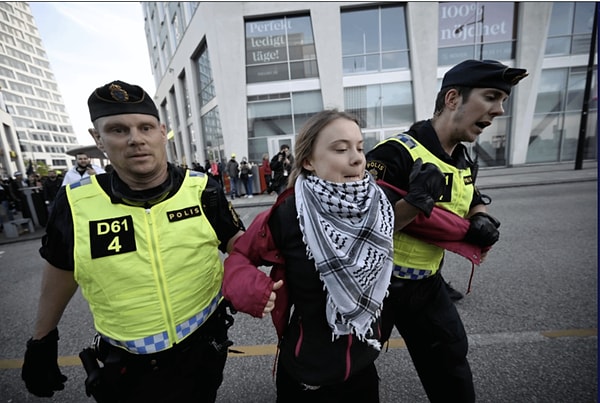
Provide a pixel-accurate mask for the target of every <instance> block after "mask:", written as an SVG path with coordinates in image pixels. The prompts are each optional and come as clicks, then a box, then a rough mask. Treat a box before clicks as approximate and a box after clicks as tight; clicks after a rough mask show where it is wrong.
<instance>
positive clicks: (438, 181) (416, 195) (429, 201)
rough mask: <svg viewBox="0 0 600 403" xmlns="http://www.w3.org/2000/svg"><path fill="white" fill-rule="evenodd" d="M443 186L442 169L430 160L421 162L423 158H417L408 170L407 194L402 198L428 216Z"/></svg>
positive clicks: (441, 192)
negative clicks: (410, 169)
mask: <svg viewBox="0 0 600 403" xmlns="http://www.w3.org/2000/svg"><path fill="white" fill-rule="evenodd" d="M445 187H446V177H445V176H444V174H443V173H442V171H440V169H439V168H438V167H437V166H435V165H434V164H432V163H430V162H426V163H425V164H423V160H422V159H421V158H417V159H416V160H415V163H414V164H413V168H412V171H410V176H409V184H408V194H407V195H406V196H404V200H406V202H407V203H409V204H411V205H413V206H414V207H416V208H418V209H419V210H421V211H422V212H423V213H425V215H426V216H427V217H429V216H431V211H432V210H433V206H434V205H435V202H436V201H438V200H439V199H440V196H441V195H442V194H443V193H444V188H445Z"/></svg>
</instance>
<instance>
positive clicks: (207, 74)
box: [196, 46, 216, 106]
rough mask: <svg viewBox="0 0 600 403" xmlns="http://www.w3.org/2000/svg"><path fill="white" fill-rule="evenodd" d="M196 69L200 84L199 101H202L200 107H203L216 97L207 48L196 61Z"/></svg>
mask: <svg viewBox="0 0 600 403" xmlns="http://www.w3.org/2000/svg"><path fill="white" fill-rule="evenodd" d="M196 67H197V69H198V81H199V83H200V85H199V88H200V92H199V93H198V100H199V101H200V106H203V105H206V104H207V103H208V102H209V101H210V100H211V99H213V98H214V97H215V95H216V94H215V86H214V80H213V75H212V70H211V68H210V58H209V55H208V48H207V47H206V46H205V47H204V48H203V49H202V50H201V51H200V57H198V59H196Z"/></svg>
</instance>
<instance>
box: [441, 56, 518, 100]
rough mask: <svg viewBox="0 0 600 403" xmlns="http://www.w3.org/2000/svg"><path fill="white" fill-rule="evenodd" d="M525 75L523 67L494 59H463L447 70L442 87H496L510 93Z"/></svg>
mask: <svg viewBox="0 0 600 403" xmlns="http://www.w3.org/2000/svg"><path fill="white" fill-rule="evenodd" d="M527 75H528V73H527V70H525V69H516V68H512V67H508V66H505V65H504V64H502V63H500V62H498V61H496V60H465V61H463V62H461V63H459V64H457V65H456V66H454V67H452V68H451V69H450V70H448V72H447V73H446V74H445V75H444V79H443V80H442V88H445V87H451V86H461V87H471V88H497V89H499V90H502V91H504V92H506V93H507V94H509V95H510V90H511V89H512V87H513V86H514V85H517V83H518V82H519V81H521V79H523V78H525V77H527Z"/></svg>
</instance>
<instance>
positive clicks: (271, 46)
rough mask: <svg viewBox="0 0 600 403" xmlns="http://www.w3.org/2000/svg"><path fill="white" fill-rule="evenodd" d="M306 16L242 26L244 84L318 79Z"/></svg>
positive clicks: (313, 46)
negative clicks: (244, 59) (244, 50)
mask: <svg viewBox="0 0 600 403" xmlns="http://www.w3.org/2000/svg"><path fill="white" fill-rule="evenodd" d="M316 60H317V56H316V51H315V43H314V38H313V34H312V25H311V20H310V17H309V16H297V17H285V16H284V17H281V18H274V19H268V20H260V21H247V22H246V80H247V82H248V83H260V82H267V81H281V80H290V79H292V80H293V79H301V78H311V77H318V70H317V62H316Z"/></svg>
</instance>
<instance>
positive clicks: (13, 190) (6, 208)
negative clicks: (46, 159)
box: [0, 169, 63, 232]
mask: <svg viewBox="0 0 600 403" xmlns="http://www.w3.org/2000/svg"><path fill="white" fill-rule="evenodd" d="M13 176H14V177H12V178H9V177H5V178H3V179H2V182H0V232H2V231H3V230H4V223H5V222H8V221H12V220H14V219H15V218H17V217H19V216H20V217H23V218H31V217H32V211H31V206H30V205H29V203H28V201H27V196H26V194H25V192H24V191H23V189H25V188H28V189H30V190H31V199H32V203H33V208H34V209H35V212H36V216H37V218H38V221H39V222H40V224H41V225H45V224H46V220H47V218H48V215H49V214H50V212H51V211H52V205H53V203H54V197H55V196H56V193H57V192H58V189H59V188H60V186H61V184H62V181H63V176H62V175H59V174H58V173H57V172H56V170H54V169H49V170H48V172H47V174H45V175H41V174H40V173H37V172H31V173H30V174H29V175H27V176H24V175H23V173H22V172H21V171H16V172H15V173H14V175H13Z"/></svg>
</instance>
